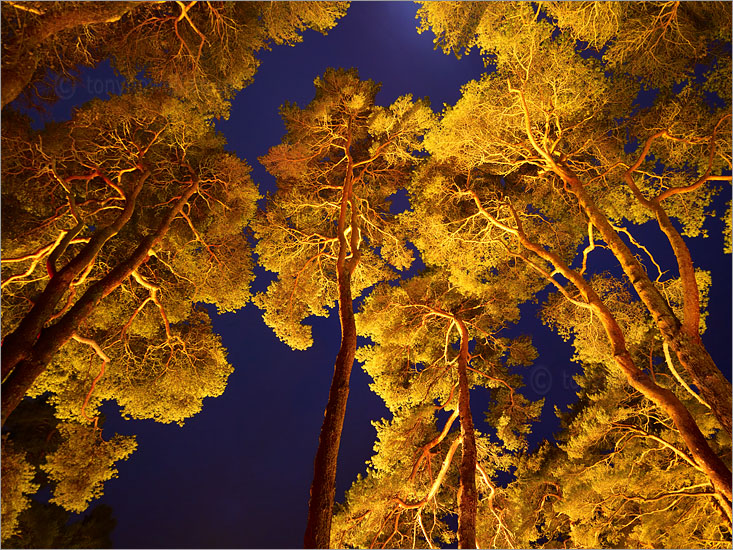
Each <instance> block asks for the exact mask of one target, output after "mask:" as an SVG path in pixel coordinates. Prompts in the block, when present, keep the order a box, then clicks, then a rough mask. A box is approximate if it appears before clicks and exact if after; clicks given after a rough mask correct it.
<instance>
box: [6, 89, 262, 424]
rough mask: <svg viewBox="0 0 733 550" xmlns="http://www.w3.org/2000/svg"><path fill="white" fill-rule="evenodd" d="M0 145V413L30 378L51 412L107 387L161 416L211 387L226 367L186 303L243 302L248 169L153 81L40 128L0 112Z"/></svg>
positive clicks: (81, 410) (183, 409)
mask: <svg viewBox="0 0 733 550" xmlns="http://www.w3.org/2000/svg"><path fill="white" fill-rule="evenodd" d="M3 142H4V147H3V161H4V162H3V188H2V192H3V221H4V223H5V224H6V225H5V226H6V227H8V228H9V230H8V231H3V236H2V238H3V287H4V288H3V297H4V300H3V318H2V321H3V331H4V333H5V334H6V336H5V338H4V340H3V377H4V380H3V418H6V417H7V415H8V414H9V413H10V412H11V411H12V409H13V407H14V406H15V404H17V402H18V400H19V399H20V398H22V396H23V395H25V394H26V393H27V392H28V391H29V390H31V391H32V393H33V394H34V395H40V394H42V393H43V392H45V391H51V392H53V393H54V394H55V395H56V397H55V398H54V400H55V401H56V403H57V405H58V407H59V414H60V415H61V416H60V417H61V418H68V419H73V418H79V419H80V420H81V419H89V418H90V413H92V411H93V410H94V408H96V406H97V405H98V404H99V403H100V400H102V399H105V398H106V399H116V400H117V401H118V402H119V403H120V404H121V405H122V406H123V410H124V412H125V414H127V415H130V416H134V417H137V418H155V419H156V420H159V421H162V422H182V421H183V420H184V419H185V418H187V417H189V416H191V415H192V414H195V413H196V412H198V410H199V409H200V408H201V401H202V399H203V398H204V397H206V396H216V395H219V394H221V392H222V391H223V389H224V385H225V383H226V378H227V376H228V375H229V373H230V372H231V367H230V366H229V365H228V363H227V362H226V357H225V354H224V351H223V349H222V348H221V345H220V343H219V338H218V337H217V336H215V335H213V334H212V333H211V327H210V322H209V320H208V316H207V315H206V314H205V313H203V312H202V311H199V310H198V309H197V306H196V305H195V304H196V303H197V302H209V303H212V304H216V305H217V306H218V308H219V309H220V310H222V311H232V310H234V309H237V308H239V307H242V306H243V305H244V304H245V303H246V302H247V301H248V299H249V281H250V279H251V260H250V253H249V247H248V245H247V241H246V237H245V235H244V234H243V229H244V227H246V225H247V223H248V221H249V219H250V218H251V216H252V215H253V213H254V208H255V206H254V203H255V200H256V199H257V193H256V190H255V188H254V185H253V184H252V182H251V181H250V179H249V168H248V167H247V165H246V164H245V163H244V162H242V161H240V160H239V159H236V158H235V157H234V156H232V155H230V154H228V153H225V152H224V151H223V149H222V147H223V140H222V138H221V137H220V136H217V135H216V134H215V133H214V132H213V131H212V130H211V129H210V128H209V127H208V125H207V124H206V123H205V120H204V119H203V118H202V117H201V116H200V115H197V114H196V113H195V111H193V110H192V109H191V108H190V107H187V106H186V105H185V104H183V103H181V102H180V101H179V100H177V99H174V98H171V97H170V96H168V95H167V94H165V93H164V92H163V91H160V90H151V91H144V92H142V91H141V92H138V93H136V94H133V95H125V96H119V97H116V98H113V99H111V100H109V101H105V102H102V101H93V102H91V103H90V104H88V105H87V106H85V107H84V108H81V109H79V110H78V111H77V112H76V113H75V116H74V118H73V119H72V120H71V121H70V122H69V123H63V124H56V125H51V126H49V127H48V128H46V129H44V130H43V131H42V132H40V133H35V132H33V131H31V130H30V129H28V127H27V125H25V124H23V121H22V120H19V119H16V118H14V119H11V120H9V121H7V122H6V121H5V119H4V135H3ZM29 183H32V186H29ZM30 189H33V195H31V194H30V193H29V190H30ZM41 264H45V265H43V266H41ZM44 268H45V269H44ZM51 275H52V276H51ZM72 340H74V342H73V343H71V344H69V342H71V341H72ZM67 344H68V345H69V346H70V347H65V346H67ZM62 348H63V349H62ZM59 350H61V351H59ZM95 363H96V366H95ZM100 363H101V366H99V365H100ZM48 365H52V367H51V368H50V369H49V370H48V371H46V367H47V366H48ZM90 366H91V368H90ZM100 380H101V381H100ZM31 388H32V389H31ZM97 389H99V393H96V391H97ZM90 399H91V404H90V403H89V400H90ZM85 405H87V406H89V407H90V408H89V409H88V410H86V411H85Z"/></svg>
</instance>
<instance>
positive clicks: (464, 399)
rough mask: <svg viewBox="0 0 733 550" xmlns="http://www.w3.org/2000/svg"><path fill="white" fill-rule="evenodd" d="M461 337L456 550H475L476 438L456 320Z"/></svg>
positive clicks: (464, 347)
mask: <svg viewBox="0 0 733 550" xmlns="http://www.w3.org/2000/svg"><path fill="white" fill-rule="evenodd" d="M456 324H457V325H458V329H459V330H460V333H461V347H460V351H459V353H458V389H459V393H458V410H459V411H460V416H461V436H462V438H463V450H462V455H461V465H460V469H459V472H460V477H461V486H460V488H459V489H458V548H476V508H477V505H478V495H477V493H476V434H475V433H474V429H473V418H472V417H471V401H470V394H469V389H468V330H467V329H466V325H465V324H464V323H463V321H461V320H459V319H456Z"/></svg>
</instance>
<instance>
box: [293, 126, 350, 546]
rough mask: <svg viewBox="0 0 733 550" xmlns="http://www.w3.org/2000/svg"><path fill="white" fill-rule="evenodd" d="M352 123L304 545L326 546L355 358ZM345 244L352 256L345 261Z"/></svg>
mask: <svg viewBox="0 0 733 550" xmlns="http://www.w3.org/2000/svg"><path fill="white" fill-rule="evenodd" d="M350 147H351V122H349V129H348V135H347V140H346V157H347V159H348V165H347V168H346V180H345V181H344V187H343V192H342V194H341V209H340V212H339V219H338V225H337V232H338V240H339V253H338V259H337V261H336V277H337V279H338V280H337V283H338V289H339V319H340V321H341V347H340V348H339V352H338V355H337V356H336V364H335V366H334V371H333V379H332V380H331V390H330V391H329V393H328V403H327V404H326V412H325V414H324V419H323V424H322V425H321V434H320V436H319V438H318V450H317V451H316V458H315V462H314V464H313V482H312V483H311V490H310V500H309V501H308V522H307V524H306V528H305V536H304V538H303V545H304V548H330V545H331V518H332V517H333V501H334V496H335V493H336V468H337V460H338V452H339V446H340V445H341V431H342V429H343V427H344V418H345V416H346V402H347V400H348V397H349V379H350V377H351V367H352V366H353V365H354V357H355V356H356V321H355V319H354V304H353V300H352V296H351V275H352V273H353V272H354V269H356V266H357V264H358V263H359V257H360V256H359V221H358V220H359V217H358V213H357V209H356V205H355V204H354V201H353V194H352V189H353V181H354V180H353V167H354V163H353V159H352V158H351V154H350V151H349V149H350ZM349 205H351V220H350V223H349V225H350V227H351V240H350V241H347V240H346V225H347V220H346V218H347V207H348V206H349ZM347 248H350V250H351V258H350V259H348V260H347V258H346V251H347Z"/></svg>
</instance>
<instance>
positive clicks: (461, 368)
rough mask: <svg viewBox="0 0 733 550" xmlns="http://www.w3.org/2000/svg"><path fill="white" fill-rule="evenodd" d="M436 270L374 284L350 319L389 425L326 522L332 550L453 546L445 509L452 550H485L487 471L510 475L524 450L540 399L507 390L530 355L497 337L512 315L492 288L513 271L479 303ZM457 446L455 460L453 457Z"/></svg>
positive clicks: (509, 299) (489, 498)
mask: <svg viewBox="0 0 733 550" xmlns="http://www.w3.org/2000/svg"><path fill="white" fill-rule="evenodd" d="M447 262H450V260H449V259H447ZM446 274H447V270H446V271H438V270H435V271H428V272H426V273H424V274H422V275H420V276H416V277H413V278H411V279H410V280H408V281H406V282H404V283H403V284H402V285H400V286H389V285H381V286H380V287H378V288H377V289H376V290H375V291H374V292H372V294H370V296H369V297H368V298H367V300H366V301H365V304H364V308H363V311H362V312H361V313H360V314H359V315H358V316H357V321H358V324H359V325H358V326H359V327H360V331H361V332H362V333H363V334H364V335H365V336H368V337H369V338H370V339H371V341H372V342H373V343H374V345H371V346H365V347H363V348H360V350H359V352H358V358H359V359H360V360H361V361H363V362H364V368H365V370H366V371H367V372H368V373H369V374H370V376H371V377H372V378H373V380H374V383H373V384H372V389H373V390H374V391H375V392H376V393H377V394H378V395H379V396H380V397H381V398H382V399H383V400H384V402H385V405H386V406H387V407H388V408H389V410H390V412H391V414H392V418H391V419H390V420H386V419H385V420H382V421H380V422H378V423H377V424H375V425H376V428H377V438H378V439H377V442H376V444H375V447H374V450H375V455H374V456H373V457H372V459H371V461H370V463H369V464H370V467H369V470H368V475H367V477H366V478H365V479H360V480H357V482H356V483H355V484H354V485H353V486H352V488H351V490H350V491H349V493H348V495H347V501H346V504H345V505H344V507H343V508H342V509H341V510H340V511H339V513H338V514H337V516H336V519H335V521H336V525H335V532H334V538H335V540H337V541H338V545H339V546H341V545H345V546H348V547H367V546H374V545H375V544H379V545H380V546H383V547H397V548H403V547H404V548H412V547H415V544H418V545H419V546H424V545H429V546H436V545H440V544H441V543H445V542H451V541H453V540H455V537H456V535H455V534H454V533H453V532H452V530H451V529H450V528H449V527H448V524H447V523H446V517H447V516H449V515H452V514H455V515H456V516H457V517H458V531H457V535H458V537H457V538H458V544H459V547H461V548H468V547H476V544H477V543H478V544H479V545H480V546H479V547H482V548H483V547H485V545H486V544H487V539H486V534H485V533H484V532H483V531H481V532H479V531H478V530H477V529H476V523H477V509H478V510H485V509H493V493H494V491H495V488H496V484H495V480H494V474H495V472H496V471H497V470H504V471H509V466H510V464H511V462H512V456H513V454H514V453H515V452H517V451H522V450H524V449H525V448H526V441H525V439H524V436H525V435H526V434H527V433H528V431H529V426H530V423H531V422H532V421H533V420H534V419H536V418H537V416H538V415H539V413H540V410H541V408H542V401H539V402H536V403H531V402H529V401H528V400H527V399H526V398H525V397H524V396H523V395H521V394H520V393H518V392H517V391H516V390H517V389H519V388H520V387H521V386H522V384H521V379H520V377H519V376H518V375H512V374H509V372H508V369H507V366H509V365H514V366H517V365H519V364H523V365H527V364H529V363H530V362H531V361H532V360H533V359H534V357H535V355H536V353H535V351H534V349H533V348H532V346H531V344H530V343H529V341H528V339H526V338H518V339H516V340H509V339H508V338H504V337H501V336H500V335H499V333H500V331H501V329H502V328H503V327H504V326H506V324H507V322H508V319H509V318H510V317H511V309H512V308H515V309H516V297H514V296H512V295H511V294H510V293H509V292H506V291H505V289H503V288H502V285H501V282H502V281H503V280H505V278H508V277H511V276H515V277H516V276H517V275H520V276H521V274H519V273H516V270H513V269H512V268H511V267H507V266H506V265H505V266H504V271H503V272H501V273H497V274H495V275H494V276H493V277H492V278H491V280H490V281H486V282H485V289H486V291H485V293H484V294H483V295H482V296H481V297H480V298H479V297H468V296H466V295H465V294H461V292H460V291H459V290H458V289H457V288H456V287H454V286H453V285H452V284H450V283H449V282H448V281H447V280H446V277H445V275H446ZM504 307H506V309H507V310H508V311H509V314H508V315H507V316H504V315H503V314H502V311H503V309H504ZM469 344H470V345H471V348H472V349H471V351H470V352H469ZM476 387H483V388H486V389H489V390H490V396H491V397H490V399H489V403H488V405H489V407H488V412H487V415H486V418H487V421H488V422H489V424H490V425H491V426H493V427H494V428H495V431H494V434H495V437H494V438H492V437H490V436H489V435H482V434H481V433H480V432H479V431H476V430H474V427H473V420H472V416H471V407H470V390H471V389H472V388H476ZM448 413H450V414H448ZM458 419H460V422H459V424H460V428H459V429H456V428H457V426H454V425H455V424H456V422H455V421H456V420H458ZM459 445H460V446H461V449H462V450H461V458H460V460H459V459H457V458H456V459H454V455H455V453H456V452H457V448H458V446H459ZM502 536H503V535H502ZM500 540H502V541H503V540H505V539H503V538H500Z"/></svg>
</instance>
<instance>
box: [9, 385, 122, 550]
mask: <svg viewBox="0 0 733 550" xmlns="http://www.w3.org/2000/svg"><path fill="white" fill-rule="evenodd" d="M54 413H55V411H54V408H53V407H52V406H51V405H50V404H49V403H48V400H47V399H45V398H39V399H28V400H24V401H23V402H22V403H21V404H20V406H19V407H18V409H17V410H16V411H15V412H14V414H13V415H12V416H11V417H10V420H9V421H8V422H7V423H6V424H5V426H4V430H5V433H4V435H3V439H4V443H3V468H6V467H7V468H9V469H13V467H14V466H16V465H17V461H16V460H14V459H15V458H17V455H19V454H23V455H25V457H26V461H25V466H26V467H27V468H26V469H27V470H28V472H27V473H28V474H29V476H30V479H31V481H32V484H31V485H32V486H33V489H34V490H35V489H37V488H39V487H40V488H41V489H42V490H41V491H40V492H39V493H44V492H45V491H43V489H46V488H48V489H50V492H51V493H52V495H53V497H52V500H53V501H56V502H58V503H59V504H61V506H58V505H57V504H54V503H53V502H52V503H46V502H41V501H40V500H37V499H38V498H39V497H38V496H37V497H36V499H34V500H32V501H30V502H26V503H25V504H26V505H27V504H30V507H27V508H26V509H25V510H23V512H21V514H20V516H19V517H18V521H17V524H18V528H19V529H17V530H16V533H15V534H14V535H13V536H11V537H10V538H6V537H3V543H4V545H6V546H8V547H12V548H53V547H55V548H85V547H87V548H89V547H95V548H106V547H110V546H111V542H110V541H109V535H110V532H111V528H112V527H113V526H114V520H113V519H112V518H111V517H110V516H111V511H110V509H109V508H108V507H104V506H98V507H96V508H95V509H94V510H92V511H91V512H90V513H89V514H88V515H87V516H86V517H85V518H84V519H83V520H81V521H78V522H69V520H70V518H71V513H72V512H73V513H77V512H80V511H82V510H84V509H86V507H87V501H88V500H90V499H91V498H95V497H97V496H101V494H102V484H103V482H104V481H105V480H107V479H110V478H112V477H116V472H117V470H116V468H115V463H116V462H117V461H119V460H122V459H125V458H126V457H127V456H128V455H129V454H130V453H131V452H132V451H133V450H134V448H135V438H134V437H130V436H119V435H115V436H114V437H113V438H112V440H110V441H103V440H102V438H101V432H100V431H99V430H95V429H94V427H93V426H85V425H82V424H79V423H69V422H66V423H63V422H60V421H59V420H58V419H57V418H56V417H55V415H54ZM6 450H7V455H6V454H5V453H6ZM6 456H7V458H8V462H7V464H6V462H5V459H6ZM3 473H5V470H3ZM4 479H7V482H8V483H13V487H18V489H13V487H6V489H7V491H6V490H3V493H2V501H3V507H4V509H5V508H6V507H12V506H13V505H14V504H16V503H17V502H18V499H17V496H16V494H15V491H17V490H21V489H23V488H24V485H23V483H16V482H17V479H14V477H13V475H12V474H9V475H8V476H7V478H4ZM4 483H5V482H4ZM42 498H43V497H41V499H42ZM4 518H5V516H4ZM67 523H69V524H68V525H67ZM11 524H12V522H9V523H8V524H6V525H11ZM85 543H86V546H85Z"/></svg>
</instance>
